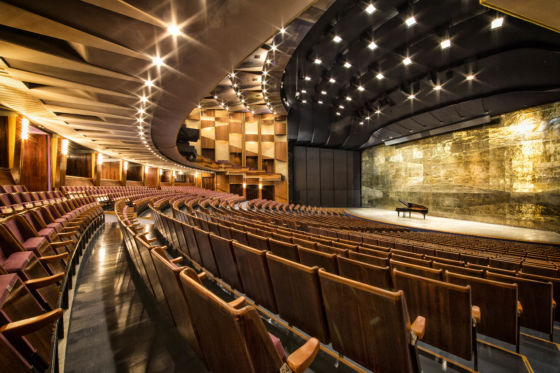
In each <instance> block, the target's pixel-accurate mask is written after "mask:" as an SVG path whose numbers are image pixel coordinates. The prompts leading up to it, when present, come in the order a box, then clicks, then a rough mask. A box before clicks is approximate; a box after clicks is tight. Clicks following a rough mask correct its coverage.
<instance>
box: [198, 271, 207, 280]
mask: <svg viewBox="0 0 560 373" xmlns="http://www.w3.org/2000/svg"><path fill="white" fill-rule="evenodd" d="M197 276H198V279H199V280H200V281H202V280H204V279H205V278H206V277H208V275H207V274H206V272H200V273H199V274H198V275H197Z"/></svg>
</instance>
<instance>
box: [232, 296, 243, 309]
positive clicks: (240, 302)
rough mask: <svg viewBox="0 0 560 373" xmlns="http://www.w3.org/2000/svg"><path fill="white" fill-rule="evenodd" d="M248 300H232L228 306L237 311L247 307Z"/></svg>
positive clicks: (241, 298) (240, 298)
mask: <svg viewBox="0 0 560 373" xmlns="http://www.w3.org/2000/svg"><path fill="white" fill-rule="evenodd" d="M246 300H247V299H245V297H239V298H237V299H234V300H232V301H231V302H228V304H229V305H230V306H231V307H233V308H235V309H240V308H243V307H244V306H245V302H246Z"/></svg>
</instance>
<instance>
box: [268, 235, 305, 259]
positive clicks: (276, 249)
mask: <svg viewBox="0 0 560 373" xmlns="http://www.w3.org/2000/svg"><path fill="white" fill-rule="evenodd" d="M268 246H269V247H270V251H272V253H273V254H274V255H277V256H280V257H282V258H285V259H288V260H291V261H293V262H297V263H299V254H298V249H297V245H296V244H293V243H288V242H284V241H279V240H275V239H273V238H269V239H268Z"/></svg>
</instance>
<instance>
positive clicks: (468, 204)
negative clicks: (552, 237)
mask: <svg viewBox="0 0 560 373" xmlns="http://www.w3.org/2000/svg"><path fill="white" fill-rule="evenodd" d="M398 199H403V200H406V201H409V202H414V203H419V204H422V205H425V206H427V207H428V208H429V209H430V214H431V215H435V216H443V217H450V218H457V219H467V220H475V221H482V222H489V223H498V224H507V225H514V226H521V227H529V228H538V229H545V230H554V231H560V103H554V104H549V105H544V106H539V107H535V108H530V109H525V110H520V111H516V112H513V113H508V114H504V115H501V116H498V117H496V118H494V120H493V121H492V123H491V124H489V125H485V126H482V127H477V128H473V129H468V130H464V131H457V132H453V133H448V134H444V135H439V136H434V137H430V138H426V139H421V140H417V141H413V142H408V143H404V144H399V145H394V146H385V145H380V146H376V147H372V148H369V149H366V150H364V151H363V152H362V206H364V207H379V208H389V209H394V208H395V207H397V206H400V205H401V204H400V202H399V201H398Z"/></svg>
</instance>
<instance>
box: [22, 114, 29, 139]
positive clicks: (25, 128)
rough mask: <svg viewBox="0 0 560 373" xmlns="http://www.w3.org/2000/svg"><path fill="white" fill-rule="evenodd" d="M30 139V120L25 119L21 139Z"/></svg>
mask: <svg viewBox="0 0 560 373" xmlns="http://www.w3.org/2000/svg"><path fill="white" fill-rule="evenodd" d="M28 138H29V119H27V118H23V119H22V120H21V139H22V140H27V139H28Z"/></svg>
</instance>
